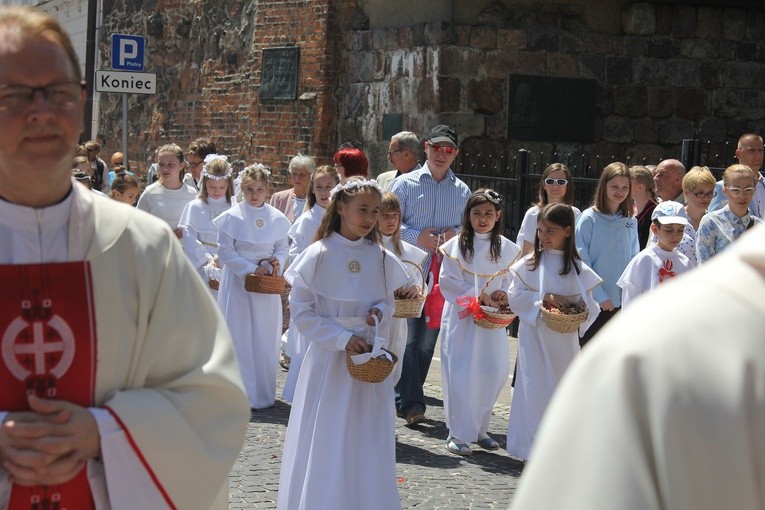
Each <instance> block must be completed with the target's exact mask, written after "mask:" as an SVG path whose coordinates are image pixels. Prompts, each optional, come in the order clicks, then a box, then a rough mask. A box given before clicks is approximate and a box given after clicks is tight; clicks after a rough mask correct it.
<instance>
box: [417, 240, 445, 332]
mask: <svg viewBox="0 0 765 510" xmlns="http://www.w3.org/2000/svg"><path fill="white" fill-rule="evenodd" d="M440 271H441V254H440V253H438V252H436V253H434V254H433V257H431V259H430V270H429V273H430V281H432V282H433V289H432V290H431V291H430V293H429V294H428V295H427V297H426V298H425V306H424V308H423V310H422V314H423V316H424V317H425V325H426V326H427V327H428V329H439V328H440V327H441V314H442V313H443V311H444V301H445V300H444V296H443V295H442V294H441V286H440V285H439V284H438V273H439V272H440Z"/></svg>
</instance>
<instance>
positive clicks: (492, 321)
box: [473, 271, 516, 329]
mask: <svg viewBox="0 0 765 510" xmlns="http://www.w3.org/2000/svg"><path fill="white" fill-rule="evenodd" d="M506 272H507V271H499V272H498V273H494V274H493V275H491V278H489V279H488V280H486V283H485V284H484V285H483V288H481V292H479V293H478V296H479V298H480V296H481V294H483V292H484V291H485V290H486V287H488V286H489V282H491V281H492V280H493V279H494V277H495V276H497V275H499V274H505V273H506ZM479 298H476V299H479ZM481 311H482V312H483V317H481V318H480V319H476V318H475V317H473V322H475V325H476V326H478V327H479V328H484V329H499V328H506V327H508V326H509V325H510V324H511V323H512V322H513V321H514V320H515V317H516V315H515V314H514V313H512V311H511V312H510V313H507V312H500V311H498V310H497V309H496V308H492V307H490V306H481Z"/></svg>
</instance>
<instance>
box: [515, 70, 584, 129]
mask: <svg viewBox="0 0 765 510" xmlns="http://www.w3.org/2000/svg"><path fill="white" fill-rule="evenodd" d="M595 96H596V83H595V80H590V79H584V78H551V77H545V76H524V75H511V76H510V98H509V102H508V104H509V108H508V136H509V137H510V138H511V139H515V140H533V141H542V142H592V141H593V139H592V138H593V133H592V123H593V119H594V117H595V100H596V97H595Z"/></svg>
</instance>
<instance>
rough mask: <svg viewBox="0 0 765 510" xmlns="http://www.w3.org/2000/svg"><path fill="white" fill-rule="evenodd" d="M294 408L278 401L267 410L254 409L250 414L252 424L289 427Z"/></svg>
mask: <svg viewBox="0 0 765 510" xmlns="http://www.w3.org/2000/svg"><path fill="white" fill-rule="evenodd" d="M291 409H292V406H291V405H289V404H287V403H286V402H283V401H281V400H277V401H276V403H275V404H274V405H272V406H271V407H267V408H265V409H252V410H251V414H250V423H270V424H279V425H284V426H285V427H286V426H287V422H288V421H289V419H290V410H291Z"/></svg>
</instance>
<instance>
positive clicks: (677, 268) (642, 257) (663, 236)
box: [616, 201, 693, 306]
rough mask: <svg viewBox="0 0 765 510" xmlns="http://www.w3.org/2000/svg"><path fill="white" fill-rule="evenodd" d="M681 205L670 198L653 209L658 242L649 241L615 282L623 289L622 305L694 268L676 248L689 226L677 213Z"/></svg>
mask: <svg viewBox="0 0 765 510" xmlns="http://www.w3.org/2000/svg"><path fill="white" fill-rule="evenodd" d="M679 205H680V204H677V203H675V202H671V201H667V202H662V203H660V204H659V205H657V206H656V208H655V209H654V210H653V214H651V220H652V221H653V223H652V224H651V232H652V233H653V235H654V236H656V242H655V243H649V244H648V246H646V248H645V249H644V250H643V251H641V252H640V253H638V254H637V256H636V257H635V258H634V259H632V261H630V263H629V264H627V267H626V268H625V269H624V272H623V273H622V275H621V277H620V278H619V281H618V282H617V283H616V284H617V285H618V286H619V287H621V289H622V306H627V305H628V304H629V302H630V301H632V300H633V299H635V298H636V297H638V296H639V295H640V294H643V293H644V292H648V291H649V290H651V289H653V288H654V287H656V286H657V285H659V284H660V283H662V282H665V281H667V280H669V279H670V278H674V277H675V276H678V275H679V274H682V273H684V272H686V271H688V270H689V269H692V268H693V263H692V262H691V261H690V259H688V257H686V256H685V255H683V254H682V253H680V252H679V251H677V246H678V245H679V244H680V242H681V241H682V240H683V232H684V231H685V227H686V226H687V225H688V219H687V218H685V217H683V216H678V215H677V212H676V211H677V210H678V206H679ZM681 207H682V206H681Z"/></svg>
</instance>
